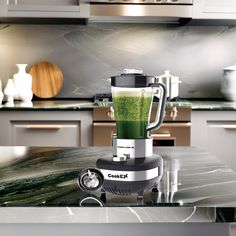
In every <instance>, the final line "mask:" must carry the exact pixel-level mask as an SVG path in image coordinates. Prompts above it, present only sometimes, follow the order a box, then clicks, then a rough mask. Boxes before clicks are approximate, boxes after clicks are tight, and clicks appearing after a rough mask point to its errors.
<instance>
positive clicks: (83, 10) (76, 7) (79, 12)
mask: <svg viewBox="0 0 236 236" xmlns="http://www.w3.org/2000/svg"><path fill="white" fill-rule="evenodd" d="M0 1H1V0H0ZM2 2H3V3H2V6H4V7H5V8H6V12H7V13H6V16H7V17H32V18H33V17H39V18H53V17H55V18H60V17H61V18H88V17H89V12H90V10H89V4H88V3H85V2H83V1H80V0H40V1H36V0H2ZM2 14H4V12H3V13H2ZM2 16H4V15H2Z"/></svg>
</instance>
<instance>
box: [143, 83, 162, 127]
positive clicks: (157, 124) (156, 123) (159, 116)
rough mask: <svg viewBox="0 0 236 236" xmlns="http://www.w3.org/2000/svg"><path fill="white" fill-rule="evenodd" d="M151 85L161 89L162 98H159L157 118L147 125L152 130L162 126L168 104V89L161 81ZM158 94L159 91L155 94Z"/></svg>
mask: <svg viewBox="0 0 236 236" xmlns="http://www.w3.org/2000/svg"><path fill="white" fill-rule="evenodd" d="M150 87H154V88H158V89H159V91H160V98H159V104H158V108H157V113H156V118H155V121H154V122H153V123H150V124H149V125H148V126H147V131H151V130H153V129H158V128H160V126H161V124H162V122H163V119H164V114H165V106H166V99H167V91H166V87H165V85H163V84H161V83H155V84H151V85H150ZM154 96H157V93H156V94H155V95H154Z"/></svg>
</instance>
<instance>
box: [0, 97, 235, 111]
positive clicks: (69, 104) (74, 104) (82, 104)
mask: <svg viewBox="0 0 236 236" xmlns="http://www.w3.org/2000/svg"><path fill="white" fill-rule="evenodd" d="M110 105H111V104H110ZM166 106H167V107H168V108H171V107H177V108H178V107H179V108H181V107H185V108H186V107H190V108H192V110H194V111H198V110H199V111H234V110H236V102H229V101H211V100H209V101H208V100H199V101H198V100H193V101H192V100H189V101H188V100H183V101H176V102H167V104H166ZM95 107H99V106H98V104H95V103H94V102H92V100H76V99H65V100H63V99H59V100H39V101H33V102H31V103H22V102H18V101H15V102H14V103H13V104H11V103H10V104H9V103H4V104H3V105H0V111H1V110H3V111H4V110H9V111H15V110H88V109H89V110H90V109H93V108H95Z"/></svg>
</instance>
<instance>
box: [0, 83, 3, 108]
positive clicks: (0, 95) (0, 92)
mask: <svg viewBox="0 0 236 236" xmlns="http://www.w3.org/2000/svg"><path fill="white" fill-rule="evenodd" d="M3 97H4V94H3V92H2V81H1V80H0V105H1V104H2V100H3Z"/></svg>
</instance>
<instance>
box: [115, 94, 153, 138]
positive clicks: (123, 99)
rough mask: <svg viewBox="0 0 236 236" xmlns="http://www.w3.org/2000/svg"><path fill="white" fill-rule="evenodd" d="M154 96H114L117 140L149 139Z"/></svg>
mask: <svg viewBox="0 0 236 236" xmlns="http://www.w3.org/2000/svg"><path fill="white" fill-rule="evenodd" d="M151 103H152V96H124V95H121V96H114V97H113V106H114V111H115V118H116V129H117V138H120V139H138V138H140V139H141V138H147V135H148V132H147V130H146V129H147V125H148V119H149V110H150V107H151Z"/></svg>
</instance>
